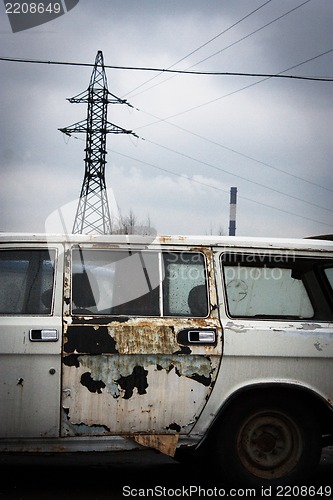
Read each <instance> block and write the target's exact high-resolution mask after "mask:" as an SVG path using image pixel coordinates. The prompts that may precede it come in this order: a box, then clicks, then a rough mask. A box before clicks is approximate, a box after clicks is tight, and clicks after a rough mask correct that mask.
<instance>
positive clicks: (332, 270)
mask: <svg viewBox="0 0 333 500" xmlns="http://www.w3.org/2000/svg"><path fill="white" fill-rule="evenodd" d="M325 274H326V277H327V279H328V282H329V284H330V285H331V289H332V290H333V267H328V268H326V269H325Z"/></svg>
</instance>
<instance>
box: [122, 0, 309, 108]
mask: <svg viewBox="0 0 333 500" xmlns="http://www.w3.org/2000/svg"><path fill="white" fill-rule="evenodd" d="M310 1H311V0H306V1H305V2H303V3H301V4H300V5H298V6H296V7H294V8H293V9H290V10H288V11H287V12H285V13H284V14H282V15H280V16H278V17H276V18H275V19H273V20H272V21H270V22H268V23H266V24H265V25H263V26H261V27H260V28H257V29H256V30H254V31H251V33H249V34H247V35H245V36H243V37H242V38H239V39H238V40H236V41H235V42H233V43H231V44H230V45H227V46H226V47H224V48H223V49H221V50H219V51H217V52H215V53H214V54H211V55H210V56H208V57H205V58H204V59H201V61H198V62H197V63H195V64H192V65H191V66H189V67H188V68H186V69H187V70H189V69H191V68H194V67H195V66H198V65H199V64H201V63H203V62H205V61H208V59H211V58H212V57H214V56H216V55H218V54H220V53H222V52H224V51H225V50H227V49H230V48H231V47H233V46H234V45H237V44H238V43H240V42H242V41H243V40H246V39H247V38H250V37H251V36H252V35H254V34H256V33H258V32H259V31H261V30H263V29H265V28H267V26H270V25H271V24H273V23H275V22H277V21H279V20H280V19H282V18H283V17H285V16H287V15H289V14H291V13H292V12H294V11H295V10H297V9H299V8H300V7H302V6H303V5H305V4H307V3H309V2H310ZM264 5H266V4H263V5H262V6H261V7H263V6H264ZM261 7H260V8H261ZM257 10H259V9H257ZM254 12H256V11H253V12H252V13H254ZM252 13H250V14H249V15H248V16H246V17H249V16H250V15H251V14H252ZM246 17H245V18H246ZM245 18H243V19H245ZM243 19H242V20H243ZM237 24H239V23H235V24H234V25H233V26H236V25H237ZM233 26H231V27H230V28H232V27H233ZM226 31H228V29H227V30H225V31H224V32H222V33H221V35H222V34H223V33H225V32H226ZM218 36H220V35H218ZM216 38H217V37H216ZM212 40H214V39H212ZM208 43H209V42H208ZM200 48H201V47H200ZM194 52H196V51H194ZM181 60H182V59H181ZM175 64H177V63H175ZM175 64H174V65H175ZM174 65H172V66H171V67H173V66H174ZM174 76H175V75H173V76H170V77H169V78H167V79H166V80H164V81H163V82H159V83H156V84H155V85H152V86H150V87H149V88H148V89H145V90H142V91H141V92H138V93H137V94H134V96H132V98H133V97H136V96H138V95H140V94H142V93H143V92H146V91H147V90H151V89H152V88H154V87H157V86H158V85H161V84H162V83H165V82H167V81H168V80H170V79H171V78H173V77H174ZM130 93H132V92H130Z"/></svg>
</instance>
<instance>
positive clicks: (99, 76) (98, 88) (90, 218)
mask: <svg viewBox="0 0 333 500" xmlns="http://www.w3.org/2000/svg"><path fill="white" fill-rule="evenodd" d="M68 101H69V102H71V103H87V104H88V111H87V118H86V119H85V120H82V121H80V122H78V123H75V124H74V125H71V126H70V127H66V128H60V129H59V130H60V131H61V132H63V133H64V134H67V135H69V136H70V135H71V134H72V133H76V132H86V148H85V152H86V156H85V174H84V179H83V184H82V188H81V194H80V199H79V203H78V207H77V211H76V216H75V220H74V225H73V233H80V234H89V233H99V234H111V230H112V224H111V215H110V209H109V203H108V198H107V192H106V183H105V165H106V154H107V151H106V134H109V133H112V134H132V135H134V136H136V134H134V133H133V132H132V131H131V130H125V129H123V128H121V127H118V126H117V125H114V124H113V123H110V122H108V121H107V107H108V104H109V103H111V104H127V105H128V106H130V107H132V106H131V105H130V104H129V103H128V102H127V101H126V100H124V99H120V98H119V97H117V96H115V95H113V94H111V92H109V90H108V86H107V79H106V73H105V68H104V61H103V54H102V52H101V51H98V52H97V56H96V60H95V65H94V69H93V72H92V75H91V79H90V84H89V87H88V89H87V90H85V91H84V92H82V93H81V94H78V95H77V96H75V97H72V98H70V99H68ZM136 137H137V136H136Z"/></svg>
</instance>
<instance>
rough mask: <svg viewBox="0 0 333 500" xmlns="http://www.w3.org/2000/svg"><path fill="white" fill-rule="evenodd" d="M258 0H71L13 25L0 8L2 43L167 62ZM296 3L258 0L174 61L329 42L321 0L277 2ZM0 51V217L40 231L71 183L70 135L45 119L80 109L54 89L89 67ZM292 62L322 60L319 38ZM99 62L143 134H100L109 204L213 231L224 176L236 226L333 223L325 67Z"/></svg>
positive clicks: (308, 230)
mask: <svg viewBox="0 0 333 500" xmlns="http://www.w3.org/2000/svg"><path fill="white" fill-rule="evenodd" d="M263 3H264V1H263V0H262V1H259V0H258V1H256V0H251V1H248V0H247V1H245V0H237V1H233V2H227V1H221V0H219V1H217V0H216V1H213V0H209V1H208V2H207V1H205V2H203V1H202V0H182V1H179V0H177V1H173V0H172V1H171V0H168V2H166V1H165V0H141V1H140V2H136V1H134V0H123V1H122V2H116V1H114V0H96V1H94V2H92V1H89V0H81V1H80V2H79V4H78V5H77V6H76V7H75V9H73V10H72V11H70V12H69V13H67V14H66V15H64V16H61V17H60V18H59V19H56V20H54V21H52V22H50V23H48V24H45V25H42V26H38V27H36V28H33V29H31V30H27V31H25V32H21V33H15V34H13V33H12V32H11V30H10V26H9V23H7V19H6V18H5V14H4V11H2V12H0V16H2V17H3V22H2V31H1V33H0V41H1V47H2V50H1V53H2V54H1V55H2V56H3V57H17V58H20V57H22V58H29V59H38V60H50V61H75V62H84V63H91V64H93V63H94V60H95V56H96V53H97V51H98V50H102V51H103V55H104V61H105V64H107V65H114V66H140V67H142V66H148V67H164V68H166V67H168V66H171V65H173V64H174V63H176V62H177V61H179V60H180V59H182V58H183V57H184V56H185V55H186V54H189V53H191V52H193V51H194V50H195V49H196V48H197V47H199V46H201V45H203V44H205V43H206V42H207V41H209V40H210V39H212V38H213V37H215V36H216V35H218V34H219V33H221V32H223V31H225V30H227V28H228V27H230V26H231V25H233V24H235V23H237V21H239V20H240V19H241V18H243V17H244V16H246V15H247V14H249V13H250V12H251V11H253V10H255V9H256V8H258V7H260V5H262V4H263ZM302 3H303V2H302V1H301V0H298V1H296V0H288V1H287V0H281V1H279V2H276V1H274V0H273V1H271V2H270V3H268V4H267V5H266V6H264V7H263V8H261V9H260V10H258V11H257V13H255V14H253V15H252V16H250V17H248V18H247V19H246V20H244V21H243V22H240V23H239V24H237V25H236V26H235V27H234V28H232V29H229V30H227V31H226V32H225V33H224V34H223V35H221V36H219V37H217V38H216V39H215V40H214V41H212V42H211V43H209V44H207V45H206V46H204V47H203V48H202V49H201V50H199V51H197V52H195V53H193V54H192V55H191V56H189V57H188V58H187V59H185V60H183V61H182V62H180V63H179V64H178V65H177V67H179V68H186V67H190V66H191V65H194V64H196V63H198V62H200V61H202V60H204V59H206V60H205V61H204V62H202V63H201V64H198V65H196V66H195V68H193V69H197V70H206V71H207V70H216V71H230V72H232V71H239V72H256V73H257V72H258V73H266V72H269V73H277V72H280V71H283V70H285V69H287V68H289V67H291V66H295V65H297V64H299V63H301V62H303V61H306V60H307V59H311V58H314V57H315V56H317V55H319V54H321V53H324V52H326V51H328V50H330V49H333V33H332V29H331V21H332V15H333V7H332V3H331V1H329V0H321V1H320V2H317V1H315V0H312V1H310V2H308V3H306V4H304V5H303V6H301V7H299V8H298V9H296V10H294V12H291V13H290V14H288V15H285V16H283V14H284V13H286V12H287V11H289V10H291V9H293V8H296V7H297V6H299V5H301V4H302ZM280 16H283V17H281V18H280V19H277V18H279V17H280ZM275 19H276V21H274V20H275ZM272 21H274V22H272ZM268 23H271V24H269V25H268V26H267V27H266V28H264V29H260V28H261V27H263V26H264V25H266V24H268ZM256 30H258V31H257V33H254V34H252V35H251V33H252V32H254V31H256ZM217 52H218V54H216V53H217ZM213 54H216V55H214V57H210V56H211V55H213ZM0 64H1V76H0V92H1V97H2V103H3V105H2V118H3V119H2V121H1V134H0V176H1V177H0V179H1V183H0V213H1V218H0V230H34V231H35V230H40V231H43V230H44V229H45V220H46V219H47V218H48V217H49V215H50V214H51V213H52V212H54V211H55V210H56V209H57V208H59V207H61V206H63V205H66V204H68V203H70V202H71V201H73V200H74V204H75V199H77V197H78V195H79V192H80V189H81V184H82V181H83V174H84V161H83V159H84V135H80V136H79V135H78V134H77V138H76V139H75V138H71V139H68V138H66V137H63V136H62V134H61V133H60V132H59V131H58V128H60V127H65V126H68V125H71V124H72V123H75V122H77V121H79V120H81V119H84V118H85V116H86V108H85V105H82V104H81V105H79V104H77V105H74V104H69V103H68V102H67V101H66V98H67V97H72V96H74V95H76V94H78V93H80V92H81V91H83V90H84V89H86V88H87V87H88V84H89V80H90V74H91V71H92V68H85V67H71V66H60V65H41V64H24V63H16V62H5V61H1V62H0ZM290 73H291V74H295V75H309V76H333V53H332V52H331V53H329V54H327V55H324V56H322V57H319V58H316V59H313V60H312V61H310V62H308V63H307V64H303V65H301V66H299V67H297V68H295V69H294V70H291V71H290ZM107 76H108V82H109V90H110V91H111V92H113V93H114V94H116V95H119V96H128V100H129V101H130V102H131V103H132V104H133V106H134V107H135V108H138V109H139V110H137V109H134V110H132V111H129V110H128V108H126V107H124V106H111V105H110V106H109V120H110V121H111V122H113V123H116V124H118V125H120V126H122V127H124V128H128V129H132V130H134V131H135V132H136V133H137V134H138V135H139V136H140V137H141V138H143V139H145V140H142V139H139V140H136V139H131V138H129V137H128V136H115V135H112V134H110V135H109V136H108V155H107V160H108V163H107V172H106V176H107V186H108V188H109V189H110V190H112V193H113V195H114V198H115V200H116V203H117V204H118V206H119V207H120V209H121V211H122V212H123V213H126V212H128V211H129V210H130V209H132V210H133V211H134V212H135V213H137V214H138V217H139V218H141V219H145V218H146V217H147V214H149V215H150V218H151V220H152V223H153V225H154V226H155V227H156V228H157V230H158V232H159V233H169V234H170V233H179V232H182V233H189V234H194V233H205V232H208V231H210V229H211V228H212V227H214V228H216V229H218V228H220V227H223V229H224V231H225V232H227V230H228V212H229V205H228V204H229V189H230V187H231V186H237V187H238V206H237V233H238V234H240V235H241V234H242V235H269V236H306V235H310V234H318V233H324V232H332V230H333V219H332V211H333V204H332V190H333V179H332V168H331V165H332V159H333V148H332V133H331V130H332V116H333V115H332V107H333V104H332V89H333V82H328V83H322V82H308V81H299V80H281V79H273V78H271V79H269V80H266V81H263V82H261V83H257V82H259V80H260V78H257V79H254V78H249V77H222V76H216V77H213V76H189V75H177V76H173V77H172V78H170V75H167V74H162V75H157V74H156V73H151V72H139V71H126V70H107ZM153 77H154V78H153ZM152 78H153V79H152ZM145 82H147V83H145ZM254 84H255V85H254ZM156 144H157V145H156ZM158 145H161V146H164V147H160V146H158ZM124 155H125V156H124ZM288 174H289V175H288ZM302 179H304V180H302Z"/></svg>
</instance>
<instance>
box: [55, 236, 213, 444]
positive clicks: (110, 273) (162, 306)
mask: <svg viewBox="0 0 333 500" xmlns="http://www.w3.org/2000/svg"><path fill="white" fill-rule="evenodd" d="M70 262H71V264H70ZM68 263H69V264H68V269H67V279H66V282H67V283H68V284H69V283H71V286H68V289H67V291H66V293H65V304H64V309H65V314H64V344H63V401H62V406H63V421H62V434H63V435H64V436H74V435H75V436H84V435H122V434H123V435H124V434H125V435H130V436H135V435H138V434H146V435H149V434H155V435H156V434H177V435H179V434H188V433H189V432H190V430H191V429H192V427H193V426H194V424H195V422H196V421H197V419H198V417H199V415H200V413H201V412H202V410H203V408H204V406H205V404H206V402H207V400H208V398H209V395H210V393H211V390H212V387H213V385H214V381H215V379H216V376H217V372H218V368H219V364H220V359H221V354H222V331H221V326H220V321H219V317H218V308H217V306H216V291H215V278H214V272H213V268H212V266H213V264H212V253H211V250H210V249H209V248H205V249H200V250H195V249H194V250H188V249H180V250H179V249H158V250H155V249H154V248H149V249H147V248H133V247H131V249H130V250H129V249H128V248H119V249H114V248H113V249H112V248H108V247H107V246H104V247H103V246H100V247H97V246H96V243H95V244H94V246H91V247H90V246H89V245H88V244H86V245H81V246H73V248H72V249H71V250H70V251H69V253H68Z"/></svg>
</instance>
